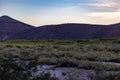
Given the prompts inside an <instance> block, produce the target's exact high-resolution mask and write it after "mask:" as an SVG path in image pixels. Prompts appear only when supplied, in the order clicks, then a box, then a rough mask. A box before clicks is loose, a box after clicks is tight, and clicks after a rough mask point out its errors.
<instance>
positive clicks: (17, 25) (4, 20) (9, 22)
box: [0, 15, 33, 40]
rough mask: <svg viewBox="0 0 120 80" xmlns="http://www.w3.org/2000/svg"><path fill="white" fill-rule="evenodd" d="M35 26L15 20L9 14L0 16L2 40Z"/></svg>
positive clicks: (0, 36)
mask: <svg viewBox="0 0 120 80" xmlns="http://www.w3.org/2000/svg"><path fill="white" fill-rule="evenodd" d="M32 27H33V26H31V25H28V24H25V23H23V22H20V21H18V20H15V19H13V18H11V17H9V16H6V15H4V16H1V17H0V40H5V39H7V38H8V37H10V36H12V35H13V34H16V33H18V32H21V31H23V30H27V29H29V28H32Z"/></svg>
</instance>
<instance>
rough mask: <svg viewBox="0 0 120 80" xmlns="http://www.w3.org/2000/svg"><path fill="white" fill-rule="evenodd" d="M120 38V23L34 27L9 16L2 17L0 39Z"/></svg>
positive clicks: (0, 20) (0, 18) (0, 19)
mask: <svg viewBox="0 0 120 80" xmlns="http://www.w3.org/2000/svg"><path fill="white" fill-rule="evenodd" d="M101 38H120V23H117V24H112V25H92V24H75V23H69V24H60V25H46V26H40V27H34V26H31V25H28V24H25V23H23V22H20V21H18V20H15V19H13V18H11V17H9V16H2V17H0V40H16V39H24V40H46V39H59V40H69V39H101Z"/></svg>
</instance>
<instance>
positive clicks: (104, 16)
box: [86, 12, 120, 24]
mask: <svg viewBox="0 0 120 80" xmlns="http://www.w3.org/2000/svg"><path fill="white" fill-rule="evenodd" d="M86 16H88V17H89V18H91V21H92V22H94V23H99V24H101V23H102V24H111V23H116V22H119V21H120V12H92V13H88V14H86Z"/></svg>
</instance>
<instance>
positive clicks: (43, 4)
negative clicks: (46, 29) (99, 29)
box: [0, 0, 120, 26]
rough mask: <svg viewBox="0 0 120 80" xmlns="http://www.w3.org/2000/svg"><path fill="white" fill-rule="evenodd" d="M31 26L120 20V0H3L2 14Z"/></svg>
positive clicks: (101, 22)
mask: <svg viewBox="0 0 120 80" xmlns="http://www.w3.org/2000/svg"><path fill="white" fill-rule="evenodd" d="M2 15H8V16H10V17H13V18H15V19H17V20H20V21H23V22H26V23H28V24H31V25H35V26H41V25H48V24H61V23H90V24H112V23H118V22H120V0H0V16H2Z"/></svg>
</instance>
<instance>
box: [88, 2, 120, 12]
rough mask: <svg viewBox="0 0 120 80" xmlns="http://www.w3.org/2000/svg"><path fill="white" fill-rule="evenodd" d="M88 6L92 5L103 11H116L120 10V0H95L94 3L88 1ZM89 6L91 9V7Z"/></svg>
mask: <svg viewBox="0 0 120 80" xmlns="http://www.w3.org/2000/svg"><path fill="white" fill-rule="evenodd" d="M86 6H88V7H90V8H91V9H93V10H94V11H102V12H106V11H108V12H116V11H119V10H120V1H119V0H98V1H97V0H94V2H93V3H88V4H86ZM90 8H89V9H90Z"/></svg>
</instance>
